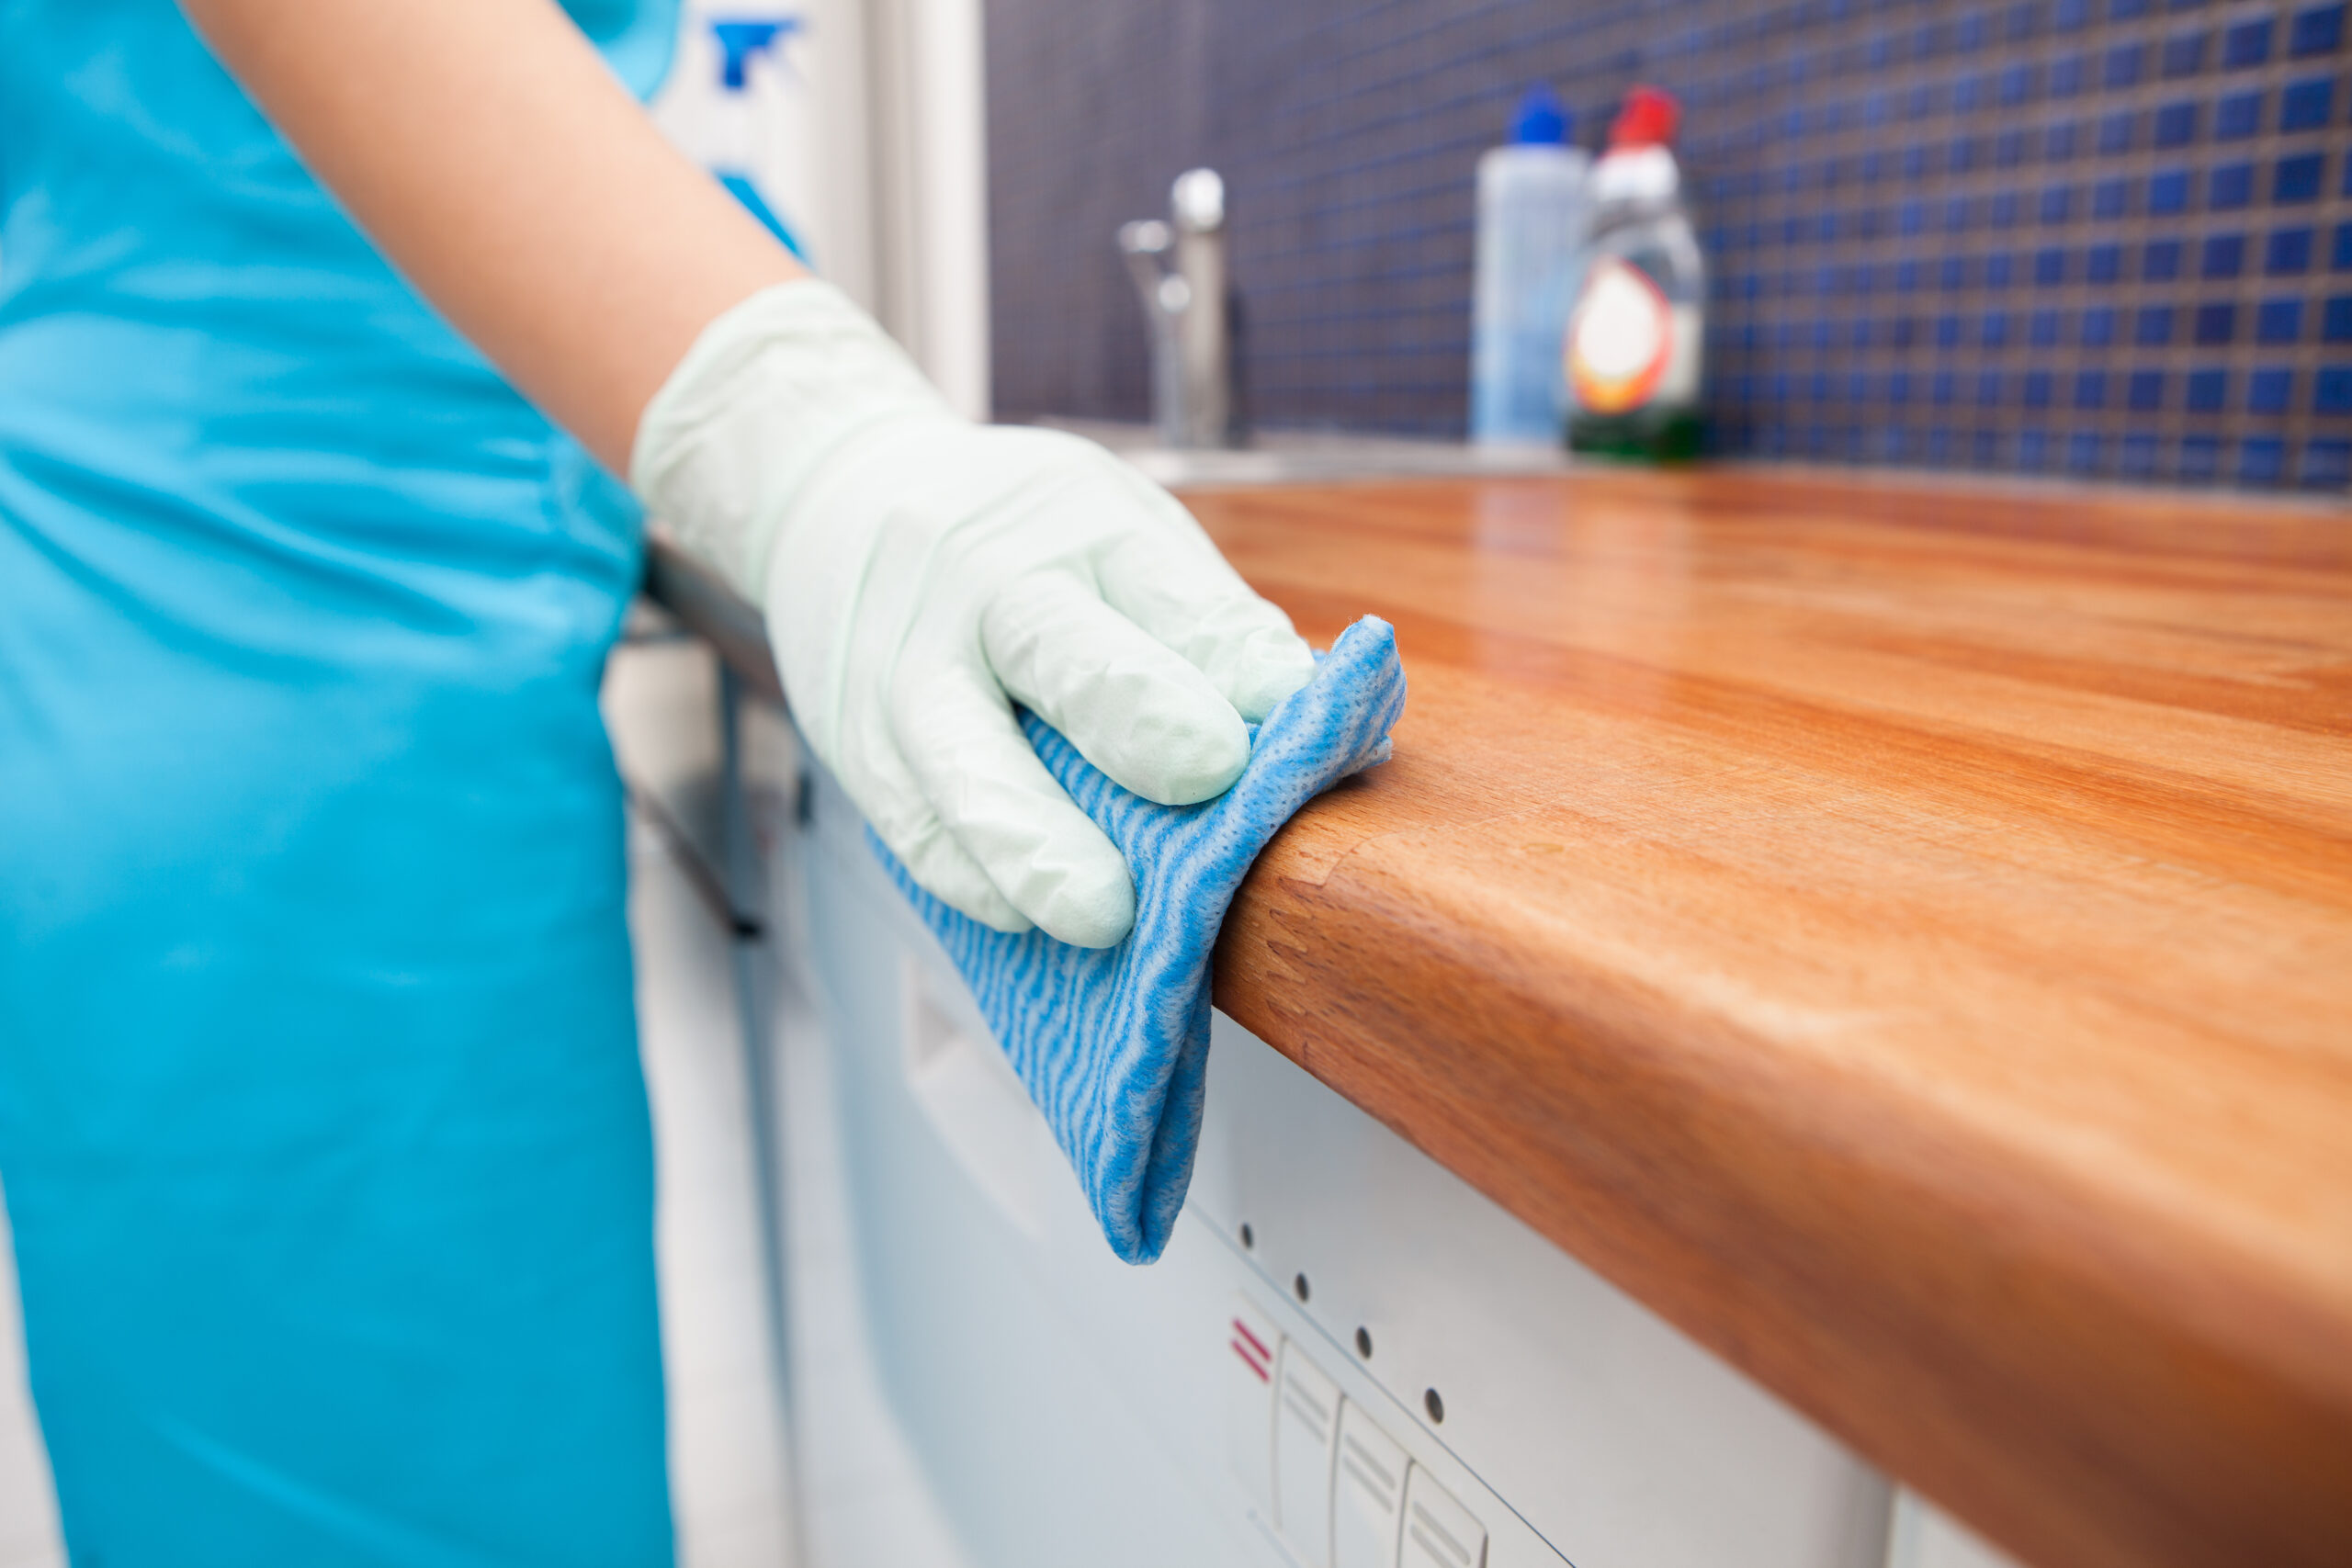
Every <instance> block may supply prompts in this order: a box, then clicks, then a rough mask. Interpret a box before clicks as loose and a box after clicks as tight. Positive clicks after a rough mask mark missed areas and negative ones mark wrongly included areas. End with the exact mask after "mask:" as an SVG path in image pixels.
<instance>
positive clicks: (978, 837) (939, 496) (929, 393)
mask: <svg viewBox="0 0 2352 1568" xmlns="http://www.w3.org/2000/svg"><path fill="white" fill-rule="evenodd" d="M629 477H630V481H631V483H632V484H633V485H634V486H635V488H636V490H637V491H638V493H639V496H640V497H641V498H642V499H643V500H644V501H645V502H646V504H647V505H648V506H649V507H650V509H651V510H652V512H653V513H654V514H655V515H657V516H659V517H661V518H662V519H663V520H664V521H666V522H667V523H668V524H669V525H671V526H672V527H673V528H674V529H675V530H676V531H677V532H678V535H679V537H680V539H681V540H682V542H683V543H684V545H685V546H686V547H687V548H689V549H691V550H693V551H695V553H696V554H697V555H699V556H701V557H702V558H705V559H706V560H707V561H709V562H710V563H711V564H712V565H713V566H714V567H716V568H717V569H718V570H719V571H720V572H722V573H723V574H725V575H726V576H727V577H729V579H730V580H731V581H734V582H735V583H736V585H737V586H738V587H739V588H741V590H742V591H743V592H745V593H746V594H747V595H748V596H749V597H751V598H752V599H753V600H755V601H756V602H758V603H759V604H762V605H763V607H764V609H765V610H766V613H767V622H768V635H769V639H770V641H771V643H772V644H773V646H774V649H775V659H776V669H777V671H778V672H779V673H780V674H781V675H782V676H783V678H784V688H785V694H786V696H787V697H788V698H789V699H790V701H791V703H792V709H793V716H794V717H795V718H796V719H797V721H798V723H799V726H800V730H801V733H802V734H803V735H804V736H805V737H807V739H808V741H809V746H810V747H811V748H812V749H813V750H815V751H816V753H817V755H818V757H819V758H820V760H821V761H823V762H824V763H825V765H826V766H827V767H829V768H831V770H832V771H833V773H834V774H835V776H836V777H838V778H839V779H840V780H841V782H842V786H843V787H844V788H845V789H847V790H848V792H849V795H850V797H851V798H852V799H853V800H854V801H855V802H856V803H857V805H858V807H859V808H860V809H861V810H862V811H864V812H865V816H866V818H867V820H868V821H870V822H871V823H872V824H873V825H874V829H875V831H876V833H877V834H879V835H880V836H881V839H882V841H883V842H884V843H885V844H888V846H889V847H890V850H891V852H893V853H895V854H896V855H897V856H898V857H899V860H900V861H901V862H903V863H905V865H906V867H907V869H908V871H909V872H910V874H912V875H913V876H914V879H915V880H916V881H917V882H919V883H921V884H922V886H924V887H926V888H928V889H930V890H931V891H932V892H933V893H934V894H936V895H937V896H938V897H940V898H942V899H944V900H945V901H946V902H947V903H949V904H952V905H954V906H955V907H956V908H958V909H961V910H963V911H964V912H965V913H966V914H967V915H970V916H971V917H972V918H973V919H978V920H980V921H983V922H985V923H986V924H988V925H990V926H993V927H995V928H996V929H998V930H999V931H1025V930H1027V929H1028V928H1029V926H1030V925H1031V923H1032V922H1035V924H1036V925H1038V926H1041V927H1043V928H1044V929H1045V930H1046V931H1047V932H1049V933H1050V934H1052V935H1053V936H1056V937H1058V938H1059V939H1061V940H1062V941H1064V942H1075V943H1078V944H1079V945H1080V946H1086V947H1107V946H1109V945H1110V944H1112V943H1114V942H1117V941H1118V940H1119V939H1120V938H1122V937H1124V936H1125V935H1126V933H1127V931H1128V928H1129V927H1131V926H1132V925H1133V924H1134V923H1135V890H1134V885H1133V883H1132V882H1131V881H1130V879H1129V876H1128V873H1127V867H1126V864H1125V862H1124V861H1123V860H1121V858H1120V856H1119V852H1118V851H1117V850H1116V849H1115V848H1114V847H1113V845H1112V843H1111V841H1110V840H1108V839H1106V838H1104V837H1103V833H1102V831H1101V830H1100V829H1097V828H1096V827H1095V826H1094V824H1093V823H1092V822H1091V820H1089V819H1088V818H1087V817H1086V815H1085V813H1083V812H1081V811H1080V809H1079V808H1078V807H1077V806H1076V805H1075V804H1074V803H1073V802H1072V801H1071V800H1070V798H1069V795H1066V794H1064V793H1063V791H1062V788H1061V786H1060V785H1058V784H1056V783H1055V782H1054V781H1053V779H1052V777H1051V776H1049V775H1048V774H1047V773H1046V770H1045V767H1044V765H1043V764H1042V763H1040V762H1039V761H1037V758H1036V754H1035V752H1034V751H1032V750H1030V747H1029V743H1028V741H1027V739H1025V738H1024V737H1023V735H1022V733H1021V730H1020V727H1019V726H1018V725H1017V724H1016V723H1015V722H1014V719H1013V716H1012V704H1013V703H1016V702H1017V703H1019V704H1021V705H1023V706H1024V707H1027V708H1029V709H1031V710H1033V711H1034V712H1035V713H1036V714H1038V715H1039V716H1042V717H1043V718H1045V719H1046V722H1048V723H1050V724H1051V725H1053V726H1054V728H1057V729H1058V730H1060V731H1061V732H1062V733H1063V734H1064V735H1066V736H1068V737H1069V739H1070V741H1071V743H1072V744H1073V745H1075V746H1077V748H1078V749H1079V750H1080V752H1081V753H1083V754H1084V755H1085V757H1086V759H1087V761H1091V762H1092V763H1093V764H1094V765H1095V766H1096V767H1098V768H1100V769H1102V770H1103V773H1107V774H1108V775H1110V777H1111V778H1113V779H1114V780H1115V781H1117V782H1118V783H1119V784H1122V785H1124V786H1125V787H1126V788H1127V789H1130V790H1132V791H1134V792H1135V793H1136V794H1137V795H1143V796H1146V797H1147V798H1148V799H1151V800H1156V801H1159V802H1160V803H1161V804H1163V805H1170V806H1181V805H1189V804H1191V803H1193V802H1194V801H1201V800H1206V799H1209V798H1210V797H1211V796H1214V795H1218V794H1221V793H1222V792H1223V791H1224V790H1225V789H1226V788H1227V786H1228V785H1229V784H1232V783H1233V781H1234V779H1235V778H1236V777H1238V775H1239V774H1240V772H1241V769H1242V766H1243V764H1244V763H1246V762H1247V761H1249V753H1250V743H1249V737H1248V733H1247V732H1246V731H1245V730H1244V728H1243V727H1242V726H1243V721H1244V720H1245V719H1247V720H1250V721H1251V722H1255V721H1256V720H1258V719H1261V718H1263V717H1264V716H1266V715H1267V713H1269V712H1270V711H1272V708H1273V706H1274V705H1275V704H1277V703H1279V702H1280V701H1282V699H1283V698H1284V697H1286V696H1288V695H1289V694H1291V693H1292V692H1294V691H1295V690H1297V689H1298V688H1299V687H1300V686H1302V685H1304V684H1305V683H1306V679H1307V677H1308V675H1309V674H1310V673H1312V672H1313V670H1314V657H1313V655H1312V654H1311V653H1310V652H1309V651H1308V649H1307V647H1306V643H1305V642H1303V641H1301V640H1300V638H1299V637H1298V636H1297V634H1296V633H1295V631H1293V630H1292V628H1291V624H1290V621H1289V618H1288V617H1287V616H1285V615H1283V613H1282V612H1281V611H1280V610H1278V609H1276V608H1275V607H1274V606H1273V605H1272V604H1268V603H1266V601H1264V600H1263V599H1261V598H1260V597H1258V595H1257V594H1255V593H1253V592H1250V588H1249V587H1248V585H1246V584H1245V583H1243V582H1242V581H1241V579H1240V577H1239V576H1238V574H1237V573H1236V572H1235V571H1234V570H1233V569H1232V567H1230V566H1229V565H1227V563H1226V560H1225V558H1224V557H1223V556H1221V555H1219V554H1218V553H1217V550H1216V546H1215V545H1213V544H1211V543H1210V542H1209V539H1208V536H1207V535H1206V534H1204V533H1203V532H1202V530H1201V527H1200V525H1199V524H1198V523H1196V522H1194V521H1193V517H1192V515H1191V514H1190V513H1187V512H1186V511H1185V510H1184V509H1183V507H1182V505H1180V504H1179V503H1178V502H1177V501H1176V499H1175V498H1174V497H1173V496H1171V495H1170V494H1169V493H1168V492H1167V491H1163V490H1161V489H1160V488H1159V486H1157V485H1155V484H1153V483H1152V482H1151V481H1150V480H1148V479H1145V478H1144V477H1143V476H1142V475H1141V474H1139V473H1137V472H1136V470H1135V469H1134V468H1130V467H1128V466H1127V465H1126V464H1125V463H1122V462H1120V461H1119V460H1118V459H1117V458H1115V457H1112V456H1111V455H1110V454H1109V453H1108V452H1105V451H1104V450H1103V448H1101V447H1100V446H1095V445H1094V444H1092V443H1091V442H1088V441H1084V440H1081V439H1080V438H1079V437H1077V436H1073V435H1067V434H1060V433H1058V432H1055V431H1047V430H1033V429H1018V428H1011V427H1002V426H982V425H976V424H973V423H970V422H969V421H967V420H965V419H963V418H961V417H960V416H958V415H957V414H956V413H955V412H953V411H952V410H950V409H949V408H948V407H947V405H946V404H945V402H944V401H943V400H941V398H940V397H939V395H938V393H937V392H935V391H934V390H933V389H932V387H931V385H930V384H929V383H928V382H927V381H925V380H924V379H923V378H922V372H920V371H919V370H917V369H916V368H915V367H914V364H913V362H912V361H910V360H909V359H908V358H907V356H906V355H904V354H903V353H901V352H900V351H899V348H898V346H897V345H896V344H893V343H892V342H891V341H890V340H889V339H888V337H887V336H886V335H884V333H882V331H881V329H880V328H878V327H876V325H875V324H874V323H873V321H870V320H868V319H867V318H866V317H865V315H864V314H863V313H862V312H860V311H859V310H857V309H856V307H854V305H852V304H851V303H850V302H849V300H848V299H847V298H846V297H844V296H843V295H842V294H841V293H840V292H839V291H838V290H836V289H834V288H831V286H830V285H827V284H823V283H819V282H815V281H813V280H803V281H799V282H794V283H787V284H781V285H778V286H777V287H775V288H770V289H767V290H764V291H763V292H762V293H760V294H757V295H754V296H752V298H751V299H747V300H745V301H744V302H743V303H742V304H741V305H739V306H737V307H736V308H735V309H733V310H729V312H728V313H727V314H725V315H723V316H721V317H720V318H719V319H718V321H714V322H713V323H712V324H711V325H710V326H709V327H708V328H707V329H706V330H705V331H704V333H703V334H702V336H701V337H700V338H699V339H698V340H697V341H696V342H695V345H694V347H693V349H692V350H691V351H689V353H688V354H687V355H686V357H685V358H684V360H683V361H682V362H681V363H680V364H679V366H678V367H677V369H676V370H675V371H673V373H672V375H671V377H670V379H669V381H668V382H667V383H666V384H665V385H664V386H663V387H662V390H661V391H660V392H659V393H657V394H656V395H655V396H654V399H653V400H652V402H651V403H650V404H649V405H648V407H647V409H646V412H645V414H644V416H643V418H642V420H641V421H640V422H639V427H638V434H637V443H636V448H635V451H634V453H633V454H632V458H631V462H630V467H629Z"/></svg>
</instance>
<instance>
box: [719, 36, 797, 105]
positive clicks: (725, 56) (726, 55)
mask: <svg viewBox="0 0 2352 1568" xmlns="http://www.w3.org/2000/svg"><path fill="white" fill-rule="evenodd" d="M799 28H800V18H799V17H781V18H777V19H775V20H769V19H764V18H763V19H759V20H753V19H751V18H748V17H746V18H740V19H737V18H730V19H729V20H727V21H714V22H712V23H711V24H710V35H711V37H712V38H714V39H718V52H719V56H720V59H719V66H718V84H719V85H720V86H722V87H725V88H726V89H727V90H728V91H729V92H730V93H740V92H741V91H742V90H743V87H744V85H745V84H744V75H743V73H744V71H745V69H746V68H747V67H749V66H750V64H751V63H752V58H753V57H754V56H756V55H759V54H763V53H764V52H766V51H767V50H768V49H769V47H770V46H772V45H773V44H774V43H775V40H776V38H777V36H778V35H779V34H782V33H789V32H797V31H798V30H799Z"/></svg>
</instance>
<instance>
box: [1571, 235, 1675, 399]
mask: <svg viewBox="0 0 2352 1568" xmlns="http://www.w3.org/2000/svg"><path fill="white" fill-rule="evenodd" d="M1691 313H1692V312H1689V311H1684V310H1675V309H1674V308H1673V307H1672V306H1671V305H1669V304H1668V302H1667V298H1666V295H1665V294H1664V293H1663V292H1662V291H1661V290H1660V289H1659V288H1658V286H1657V284H1656V283H1653V282H1652V281H1651V280H1650V276H1649V275H1648V274H1647V273H1645V272H1644V271H1642V269H1641V268H1639V267H1637V266H1634V265H1631V264H1630V263H1627V262H1624V261H1622V260H1620V259H1619V258H1617V257H1615V256H1602V257H1600V258H1599V259H1598V260H1596V261H1595V262H1594V263H1593V264H1592V268H1591V270H1590V271H1589V272H1588V273H1587V274H1586V275H1585V280H1584V288H1583V291H1582V292H1581V293H1579V294H1578V295H1577V308H1576V310H1575V312H1574V313H1573V314H1572V315H1570V316H1569V318H1568V332H1567V342H1566V358H1567V371H1568V387H1569V389H1570V390H1571V391H1573V392H1574V393H1575V395H1576V401H1577V407H1579V408H1581V409H1583V410H1585V411H1586V412H1590V413H1599V414H1617V413H1628V412H1632V411H1633V410H1634V409H1637V408H1640V407H1641V406H1642V405H1643V404H1645V403H1646V402H1648V401H1650V400H1652V399H1653V398H1654V397H1657V395H1658V394H1659V393H1660V392H1666V393H1668V394H1669V395H1672V394H1674V393H1676V392H1678V391H1679V390H1680V389H1679V388H1677V387H1670V386H1664V385H1662V383H1665V382H1668V381H1669V380H1672V381H1680V380H1682V379H1684V378H1683V377H1680V376H1673V377H1669V376H1668V371H1669V370H1670V369H1679V368H1680V365H1679V361H1680V360H1682V359H1684V358H1687V357H1689V356H1688V355H1684V354H1680V353H1678V352H1677V351H1678V349H1679V348H1680V347H1681V346H1682V345H1681V344H1679V343H1678V341H1677V340H1678V338H1679V337H1680V336H1681V335H1682V334H1681V333H1680V332H1679V331H1678V329H1681V328H1685V327H1686V326H1687V325H1689V324H1691V323H1686V322H1684V321H1679V320H1678V319H1677V318H1678V317H1680V316H1684V315H1687V314H1691ZM1692 346H1694V347H1695V346H1696V345H1695V344H1693V345H1692Z"/></svg>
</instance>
